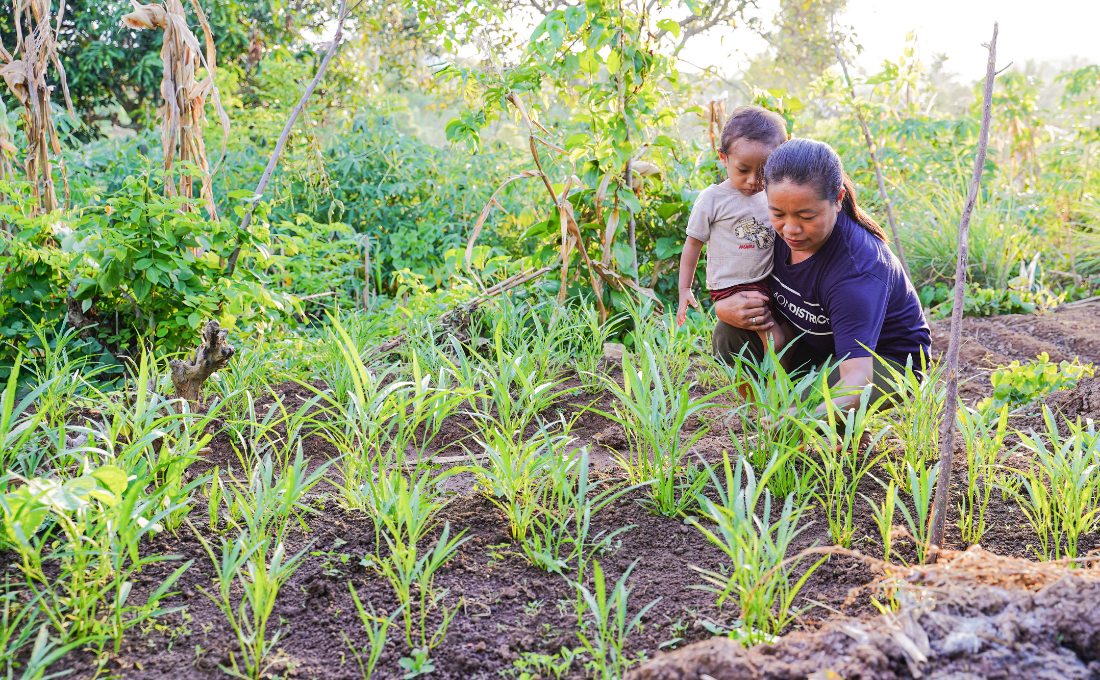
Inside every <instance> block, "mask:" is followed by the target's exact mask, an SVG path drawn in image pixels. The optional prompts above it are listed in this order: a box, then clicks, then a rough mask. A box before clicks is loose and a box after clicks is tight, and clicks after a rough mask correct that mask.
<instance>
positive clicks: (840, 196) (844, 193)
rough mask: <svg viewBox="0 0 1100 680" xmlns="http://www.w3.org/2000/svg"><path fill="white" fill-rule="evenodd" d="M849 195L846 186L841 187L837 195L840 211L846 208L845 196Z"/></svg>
mask: <svg viewBox="0 0 1100 680" xmlns="http://www.w3.org/2000/svg"><path fill="white" fill-rule="evenodd" d="M847 195H848V190H847V189H845V188H844V187H840V193H838V194H837V195H836V209H837V212H840V211H841V210H842V209H843V208H844V198H845V197H846V196H847Z"/></svg>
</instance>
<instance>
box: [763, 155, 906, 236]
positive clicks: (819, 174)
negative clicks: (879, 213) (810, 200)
mask: <svg viewBox="0 0 1100 680" xmlns="http://www.w3.org/2000/svg"><path fill="white" fill-rule="evenodd" d="M786 181H790V182H794V183H795V184H797V185H798V186H806V185H807V184H809V185H812V186H814V187H816V188H817V192H818V196H820V197H821V198H822V199H824V200H826V201H835V200H836V197H837V195H838V194H839V193H840V190H841V189H844V200H842V201H841V204H840V208H841V210H843V211H844V214H845V215H847V216H848V217H850V218H851V219H852V221H854V222H855V223H856V224H858V225H859V226H861V227H863V228H864V229H866V230H867V231H869V232H871V234H872V235H873V236H874V237H875V238H877V239H879V240H880V241H883V242H884V243H885V242H888V241H887V239H886V232H885V231H883V230H882V227H880V226H879V225H878V222H876V221H875V220H874V219H872V218H871V216H870V215H868V214H867V213H866V212H864V210H863V209H862V208H860V207H859V204H858V203H857V202H856V191H855V187H854V186H853V185H852V180H851V178H849V177H848V175H847V174H846V173H845V172H844V164H843V163H842V162H841V160H840V156H839V155H838V154H837V152H836V151H835V150H834V149H833V147H831V146H829V145H828V144H826V143H825V142H819V141H816V140H813V139H792V140H790V141H788V142H786V143H784V144H783V145H781V146H780V147H779V148H778V149H776V150H775V151H773V152H772V155H771V156H769V157H768V162H767V164H766V165H765V166H764V186H765V187H767V186H768V185H769V184H779V183H780V182H786Z"/></svg>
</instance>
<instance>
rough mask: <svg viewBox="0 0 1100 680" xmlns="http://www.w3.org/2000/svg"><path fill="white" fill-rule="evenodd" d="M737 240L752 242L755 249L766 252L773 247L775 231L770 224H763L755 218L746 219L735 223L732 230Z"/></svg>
mask: <svg viewBox="0 0 1100 680" xmlns="http://www.w3.org/2000/svg"><path fill="white" fill-rule="evenodd" d="M734 233H735V234H737V238H743V239H745V240H746V241H752V242H753V243H755V244H756V247H757V248H761V249H763V250H767V249H768V248H771V247H772V246H773V245H775V230H774V229H772V227H771V224H764V223H763V222H761V221H760V220H758V219H756V218H755V217H746V218H744V219H742V220H741V221H740V222H738V223H737V228H736V229H734Z"/></svg>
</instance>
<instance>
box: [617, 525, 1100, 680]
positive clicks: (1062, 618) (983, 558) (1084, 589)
mask: <svg viewBox="0 0 1100 680" xmlns="http://www.w3.org/2000/svg"><path fill="white" fill-rule="evenodd" d="M886 583H890V584H892V585H893V586H894V587H895V588H896V589H897V591H896V592H897V598H898V601H899V602H900V607H899V608H898V610H897V611H896V612H891V613H887V614H883V615H880V616H878V617H876V618H874V619H872V620H864V621H844V622H835V623H831V624H829V625H827V626H826V627H824V628H822V629H821V630H818V631H816V632H812V633H803V632H798V633H794V634H792V635H788V636H786V637H784V638H782V639H781V640H779V641H778V642H776V643H775V644H774V645H759V646H757V647H754V648H752V649H744V648H742V647H741V646H740V645H739V644H738V643H736V642H734V641H732V640H729V639H727V638H714V639H711V640H707V641H705V642H700V643H696V644H694V645H690V646H688V647H685V648H683V649H681V650H677V651H674V652H670V653H668V654H664V655H662V656H659V657H657V658H656V659H654V660H653V661H651V662H649V663H647V664H645V665H644V666H641V667H640V668H638V669H637V670H636V671H634V672H633V673H632V674H631V676H630V678H631V679H632V680H687V679H688V678H691V679H692V680H695V679H696V678H705V677H707V676H710V677H712V678H714V679H715V680H749V679H752V680H765V679H772V678H774V679H775V680H779V679H784V680H787V679H790V678H812V679H814V680H825V679H827V678H828V679H832V678H860V679H861V680H893V679H895V678H920V677H931V678H957V679H960V680H961V679H964V678H965V679H968V680H969V679H973V680H978V679H979V678H1020V677H1032V678H1037V679H1038V678H1052V679H1053V678H1071V679H1076V678H1082V679H1084V678H1100V571H1097V570H1092V569H1076V570H1071V569H1068V568H1066V567H1065V566H1060V565H1055V564H1037V563H1034V562H1028V561H1026V560H1020V559H1015V558H1006V557H1000V556H997V555H994V554H992V553H988V552H986V551H984V550H982V549H981V548H980V547H977V546H975V547H973V548H971V549H970V550H968V551H966V552H958V553H949V559H948V560H946V561H941V563H940V564H938V565H932V566H928V567H918V568H914V569H912V570H909V571H908V572H906V573H904V574H902V575H901V577H900V578H898V577H896V576H895V577H892V578H891V579H889V580H888V581H883V582H880V584H886Z"/></svg>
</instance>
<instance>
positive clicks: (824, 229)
mask: <svg viewBox="0 0 1100 680" xmlns="http://www.w3.org/2000/svg"><path fill="white" fill-rule="evenodd" d="M843 198H844V189H843V188H842V189H841V190H840V194H839V195H838V196H837V197H836V200H832V201H830V200H824V199H822V198H821V197H820V196H819V195H818V192H817V189H816V188H815V187H814V186H813V185H811V184H807V185H805V186H802V185H799V184H795V183H794V182H790V181H787V182H780V183H778V184H772V185H769V186H768V210H769V211H770V212H771V221H772V227H773V228H774V229H775V231H776V233H777V234H779V237H780V238H782V239H783V240H784V241H785V242H786V243H787V245H788V246H790V248H791V251H792V252H795V253H805V254H806V255H812V254H813V253H815V252H817V250H818V248H820V247H821V246H822V245H824V244H825V241H827V240H829V235H830V234H832V233H833V227H834V226H836V216H837V213H839V212H840V204H841V201H842V200H843Z"/></svg>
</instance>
